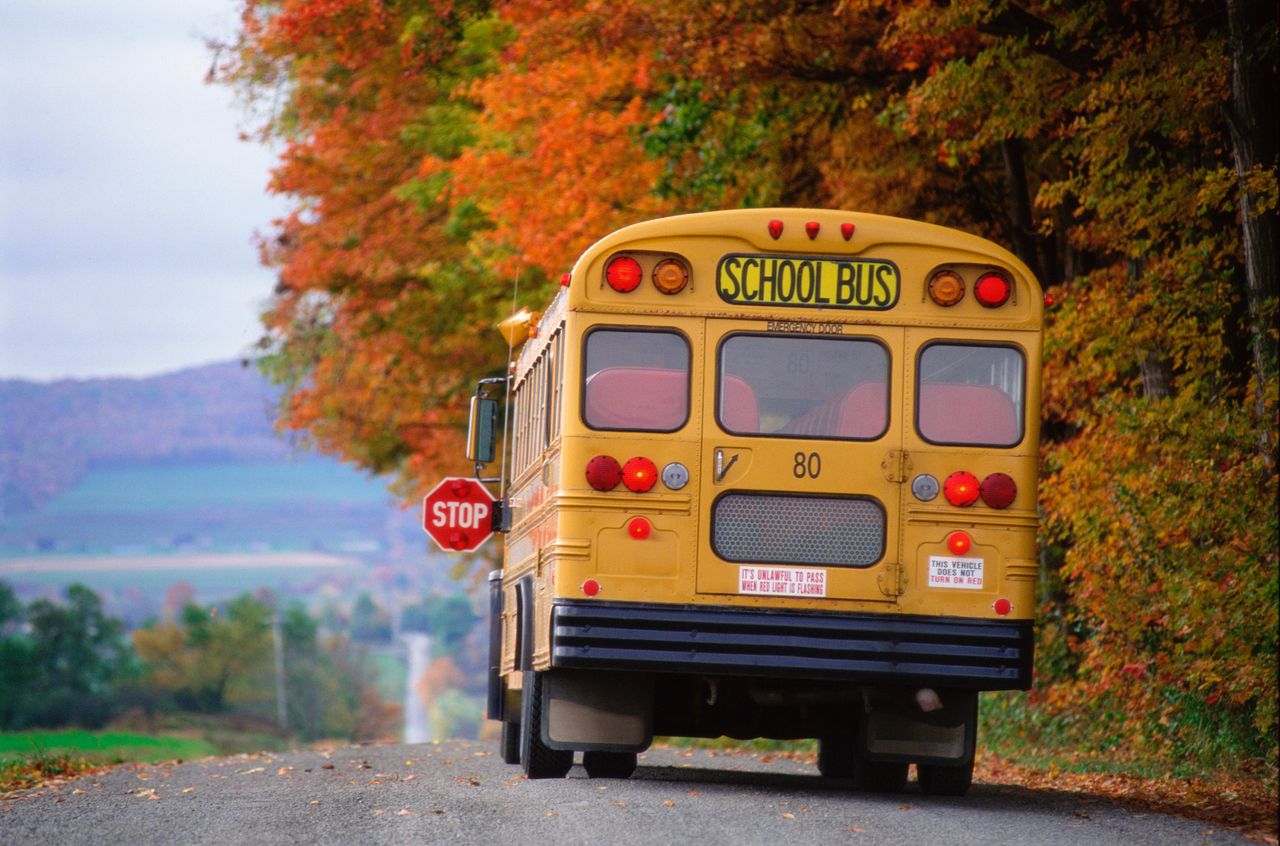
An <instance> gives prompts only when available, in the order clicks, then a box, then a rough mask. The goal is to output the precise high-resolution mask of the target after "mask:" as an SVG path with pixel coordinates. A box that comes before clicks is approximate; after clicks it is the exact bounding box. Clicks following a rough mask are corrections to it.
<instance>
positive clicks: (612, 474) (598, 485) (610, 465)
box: [587, 455, 622, 491]
mask: <svg viewBox="0 0 1280 846" xmlns="http://www.w3.org/2000/svg"><path fill="white" fill-rule="evenodd" d="M621 481H622V467H621V466H619V465H618V460H617V459H616V458H613V457H612V456H608V455H597V456H596V457H595V458H593V459H591V460H590V461H588V462H587V484H588V485H590V486H591V487H593V488H595V489H596V490H598V491H611V490H613V489H614V488H616V487H617V486H618V482H621Z"/></svg>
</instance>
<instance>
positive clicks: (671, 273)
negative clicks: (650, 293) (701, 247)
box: [653, 259, 689, 294]
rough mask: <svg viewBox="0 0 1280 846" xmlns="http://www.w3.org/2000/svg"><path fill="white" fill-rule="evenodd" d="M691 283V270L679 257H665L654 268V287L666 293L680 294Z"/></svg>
mask: <svg viewBox="0 0 1280 846" xmlns="http://www.w3.org/2000/svg"><path fill="white" fill-rule="evenodd" d="M688 284H689V270H688V269H687V268H686V267H685V266H684V263H683V262H681V261H679V260H677V259H663V260H662V261H660V262H658V263H657V265H655V266H654V268H653V287H655V288H657V289H658V290H659V291H661V292H662V293H664V294H678V293H680V292H681V291H683V290H684V288H685V286H686V285H688Z"/></svg>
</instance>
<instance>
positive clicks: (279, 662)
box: [271, 612, 289, 731]
mask: <svg viewBox="0 0 1280 846" xmlns="http://www.w3.org/2000/svg"><path fill="white" fill-rule="evenodd" d="M281 622H282V620H281V618H280V613H279V612H276V613H274V614H272V615H271V645H272V651H273V652H275V658H276V722H277V723H278V724H279V725H280V730H281V731H288V730H289V719H288V716H287V714H286V711H285V702H284V637H283V635H282V633H281V630H280V624H281Z"/></svg>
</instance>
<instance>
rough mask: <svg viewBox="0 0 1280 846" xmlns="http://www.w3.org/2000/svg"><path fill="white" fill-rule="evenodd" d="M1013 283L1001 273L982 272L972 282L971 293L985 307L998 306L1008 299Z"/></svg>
mask: <svg viewBox="0 0 1280 846" xmlns="http://www.w3.org/2000/svg"><path fill="white" fill-rule="evenodd" d="M1012 293H1013V283H1011V282H1010V281H1009V279H1008V278H1007V277H1006V276H1005V275H1004V274H1002V273H995V272H991V273H984V274H982V275H981V276H979V277H978V281H977V282H975V283H974V284H973V295H974V296H975V297H976V298H977V299H978V302H980V303H982V304H983V305H984V306H986V307H987V308H998V307H999V306H1002V305H1004V304H1005V303H1007V302H1008V301H1009V296H1010V295H1011V294H1012Z"/></svg>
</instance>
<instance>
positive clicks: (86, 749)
mask: <svg viewBox="0 0 1280 846" xmlns="http://www.w3.org/2000/svg"><path fill="white" fill-rule="evenodd" d="M217 751H218V750H217V749H215V748H214V746H213V745H212V744H210V743H206V742H205V741H203V740H195V739H192V738H186V737H166V736H150V735H145V734H134V733H133V732H122V731H21V732H0V762H9V761H12V760H15V759H26V758H29V757H32V756H69V757H77V758H86V759H88V760H91V761H95V762H100V763H104V764H112V763H119V762H121V761H172V760H175V759H178V758H182V759H184V760H190V759H192V758H204V757H207V756H209V755H214V754H217Z"/></svg>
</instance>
